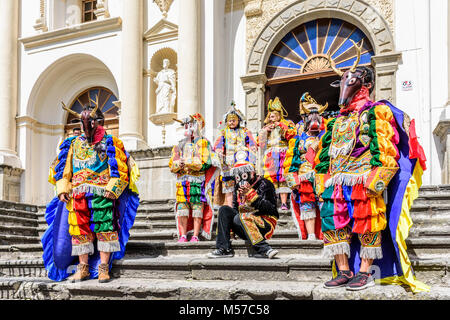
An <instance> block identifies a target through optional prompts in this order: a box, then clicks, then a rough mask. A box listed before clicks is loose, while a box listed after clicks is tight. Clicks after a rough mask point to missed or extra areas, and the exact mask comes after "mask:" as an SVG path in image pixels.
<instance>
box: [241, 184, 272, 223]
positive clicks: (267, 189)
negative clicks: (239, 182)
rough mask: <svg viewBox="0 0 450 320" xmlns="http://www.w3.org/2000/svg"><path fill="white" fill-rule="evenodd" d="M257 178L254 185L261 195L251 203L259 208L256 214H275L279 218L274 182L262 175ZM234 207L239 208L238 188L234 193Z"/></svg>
mask: <svg viewBox="0 0 450 320" xmlns="http://www.w3.org/2000/svg"><path fill="white" fill-rule="evenodd" d="M257 179H258V181H257V182H256V184H255V185H254V186H253V189H255V190H256V193H257V194H258V196H259V197H258V198H257V199H256V200H255V201H254V202H253V203H252V204H251V206H252V207H254V208H255V209H256V210H258V211H257V212H255V213H254V215H257V216H261V215H264V216H274V217H277V219H278V217H279V216H278V210H277V194H276V192H275V187H274V185H273V183H272V182H270V181H269V180H267V179H264V178H261V177H258V178H257ZM233 208H234V209H235V210H238V208H239V204H238V201H237V188H235V190H234V193H233ZM238 211H239V210H238Z"/></svg>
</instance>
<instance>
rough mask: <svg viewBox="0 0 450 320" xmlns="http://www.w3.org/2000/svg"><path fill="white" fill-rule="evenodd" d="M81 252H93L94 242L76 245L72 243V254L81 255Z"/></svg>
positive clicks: (91, 253)
mask: <svg viewBox="0 0 450 320" xmlns="http://www.w3.org/2000/svg"><path fill="white" fill-rule="evenodd" d="M83 254H89V255H93V254H94V243H93V242H89V243H84V244H78V245H72V256H81V255H83Z"/></svg>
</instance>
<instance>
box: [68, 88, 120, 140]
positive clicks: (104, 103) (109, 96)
mask: <svg viewBox="0 0 450 320" xmlns="http://www.w3.org/2000/svg"><path fill="white" fill-rule="evenodd" d="M97 97H98V104H99V108H100V110H101V111H102V112H103V115H104V116H105V122H104V127H105V129H106V132H107V133H108V134H112V135H114V136H116V137H117V136H118V135H119V112H118V111H119V108H118V107H117V105H115V102H116V101H117V97H116V96H115V95H114V94H113V93H112V92H111V90H109V89H107V88H105V87H92V88H89V89H87V90H84V91H83V92H81V93H80V94H79V95H78V96H77V97H76V98H75V99H74V100H73V101H72V103H71V104H70V106H69V109H70V110H73V111H75V112H77V113H81V111H82V110H83V106H84V105H86V104H87V103H89V100H90V99H91V100H93V101H96V98H97ZM80 127H81V126H80V120H79V119H78V118H76V117H75V116H74V115H72V114H69V115H68V117H67V120H66V124H65V126H64V137H69V136H71V135H72V134H73V129H74V128H80Z"/></svg>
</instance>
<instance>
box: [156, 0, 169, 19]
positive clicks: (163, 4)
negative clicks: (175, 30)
mask: <svg viewBox="0 0 450 320" xmlns="http://www.w3.org/2000/svg"><path fill="white" fill-rule="evenodd" d="M153 2H154V3H156V5H157V6H158V8H159V10H160V11H161V13H162V16H163V17H164V18H167V14H168V12H169V10H170V6H171V5H172V2H173V0H153Z"/></svg>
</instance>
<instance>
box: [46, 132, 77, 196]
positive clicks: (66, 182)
mask: <svg viewBox="0 0 450 320" xmlns="http://www.w3.org/2000/svg"><path fill="white" fill-rule="evenodd" d="M74 140H75V138H74V137H71V138H68V139H66V140H64V141H63V142H62V143H61V145H60V146H59V150H60V152H59V154H58V158H57V161H56V165H55V167H54V169H53V171H54V173H55V174H54V176H53V179H54V181H55V184H56V194H57V195H58V196H59V195H60V194H62V193H70V190H71V189H72V183H71V180H72V173H73V171H72V156H73V150H72V142H73V141H74ZM51 170H52V169H51Z"/></svg>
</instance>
